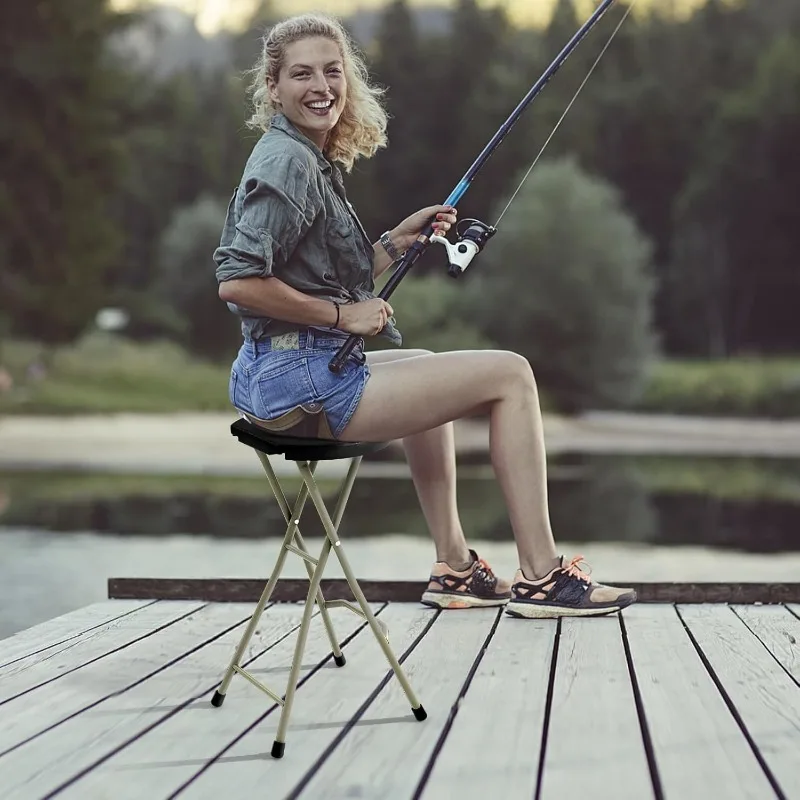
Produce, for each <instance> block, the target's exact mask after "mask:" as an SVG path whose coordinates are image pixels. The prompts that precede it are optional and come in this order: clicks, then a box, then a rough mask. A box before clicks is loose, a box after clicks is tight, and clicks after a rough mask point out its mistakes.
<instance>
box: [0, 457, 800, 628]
mask: <svg viewBox="0 0 800 800" xmlns="http://www.w3.org/2000/svg"><path fill="white" fill-rule="evenodd" d="M398 466H399V469H400V471H401V472H402V470H403V467H402V466H401V465H398ZM363 475H364V476H363V477H361V478H359V480H358V481H357V483H356V486H355V489H354V492H353V495H352V497H351V500H350V503H349V505H348V512H347V515H346V516H345V520H344V523H343V527H342V536H343V541H344V543H345V546H346V548H347V554H348V557H349V559H350V561H351V562H352V564H353V566H354V568H355V570H356V572H357V573H358V574H359V576H361V577H364V578H406V579H414V580H423V579H424V578H425V577H427V570H428V569H429V568H430V562H431V560H432V557H433V549H432V545H431V541H430V538H429V537H428V534H427V530H426V528H425V524H424V520H423V518H422V515H421V513H420V511H419V507H418V505H417V501H416V497H415V494H414V490H413V486H412V485H411V483H410V481H409V479H408V478H407V477H405V476H403V477H395V478H387V477H380V478H378V477H368V475H369V465H368V464H367V463H366V462H365V464H364V473H363ZM460 476H461V477H460V479H459V505H460V508H461V516H462V522H463V525H464V529H465V532H466V534H467V537H468V539H469V541H470V543H471V544H472V545H473V546H477V547H478V548H479V551H480V553H481V555H482V556H484V557H486V558H488V559H489V560H490V561H491V563H492V564H493V566H495V568H496V569H497V570H498V571H499V572H502V573H503V574H509V573H510V572H511V571H513V569H514V568H515V567H516V560H515V553H514V545H513V539H512V536H511V531H510V527H509V525H508V519H507V516H506V512H505V507H504V503H503V498H502V496H501V494H500V491H499V488H498V486H497V484H496V482H495V481H494V479H493V477H492V476H491V472H490V470H489V469H488V468H487V467H486V466H485V465H480V464H478V465H471V466H469V465H464V466H462V467H461V468H460ZM332 486H333V484H328V483H326V484H325V485H324V488H325V490H326V491H329V492H330V491H332ZM268 492H269V488H268V486H267V484H266V482H265V481H263V480H254V479H250V478H245V479H235V478H225V479H219V478H214V477H209V476H206V477H204V476H196V477H185V476H181V477H175V478H170V477H169V476H122V475H120V476H98V475H77V474H42V473H30V474H13V475H12V474H7V475H0V508H2V509H3V513H2V516H0V523H3V527H0V544H1V545H2V559H0V637H2V636H7V635H10V634H11V633H13V632H15V631H17V630H20V629H23V628H26V627H29V626H31V625H34V624H36V623H38V622H41V621H44V620H45V619H49V618H51V617H53V616H55V615H57V614H61V613H64V612H66V611H69V610H72V609H74V608H78V607H81V606H84V605H87V604H88V603H91V602H95V601H99V600H102V599H104V598H105V597H106V581H107V579H108V578H109V577H112V576H138V577H214V576H219V577H263V576H265V575H266V574H267V573H268V571H269V568H270V566H271V563H272V561H273V560H274V558H275V553H276V550H277V546H278V544H279V539H278V538H276V536H277V537H280V536H281V535H282V533H283V531H282V520H281V517H280V513H279V511H278V509H277V505H276V503H275V502H274V500H273V499H272V497H271V495H270V494H268ZM549 492H550V504H551V516H552V520H553V528H554V530H555V532H556V536H557V539H558V541H559V545H560V546H561V548H562V549H563V551H564V552H565V553H566V554H567V555H573V554H575V553H583V554H584V555H585V556H586V558H587V560H588V561H589V562H590V563H591V564H592V566H593V568H594V574H595V576H596V577H597V578H598V579H600V580H612V579H613V580H618V581H621V580H637V581H646V580H687V581H704V580H707V581H726V580H728V581H795V580H797V578H796V575H797V574H798V569H800V534H798V530H800V461H796V460H792V459H771V460H770V459H761V460H758V459H740V458H721V459H703V458H679V457H618V456H614V457H611V456H604V457H598V456H574V457H570V458H569V459H557V460H554V461H553V463H552V464H551V466H550V482H549ZM301 530H302V531H303V533H304V535H305V536H306V537H307V539H309V540H310V544H311V545H312V546H313V547H318V546H319V543H320V539H319V537H320V536H321V534H322V531H321V528H320V526H319V524H318V523H316V524H314V516H313V515H312V514H311V513H309V514H307V515H306V516H304V518H303V524H302V525H301ZM285 574H286V575H287V576H291V577H300V576H304V575H305V573H304V570H303V566H302V564H301V562H300V561H299V559H294V558H292V559H291V560H290V561H289V562H287V572H286V573H285ZM327 574H329V575H331V576H336V575H340V574H341V573H340V572H339V571H338V569H337V565H335V564H333V565H332V567H331V569H330V571H329V572H328V573H327Z"/></svg>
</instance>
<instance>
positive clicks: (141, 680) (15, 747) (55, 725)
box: [0, 609, 247, 785]
mask: <svg viewBox="0 0 800 800" xmlns="http://www.w3.org/2000/svg"><path fill="white" fill-rule="evenodd" d="M199 610H201V609H195V611H192V612H190V613H189V614H184V615H183V616H182V617H179V618H178V619H176V620H175V622H180V621H181V620H182V619H186V617H188V616H191V614H195V613H197V611H199ZM246 620H247V617H244V618H243V619H240V620H239V621H238V622H237V623H235V624H234V625H229V626H228V627H227V628H225V629H224V630H222V631H220V632H219V633H216V634H214V636H212V637H211V638H210V639H206V640H204V641H203V642H201V643H200V644H198V645H195V646H194V647H192V648H191V649H190V650H187V651H186V652H185V653H182V654H181V655H180V656H177V657H176V658H173V659H171V660H170V661H168V662H167V663H166V664H163V665H162V666H160V667H159V668H158V669H156V670H153V671H152V672H150V673H149V674H147V675H145V676H144V677H142V678H139V679H138V680H136V681H134V682H133V683H131V684H130V685H129V686H126V687H125V689H124V690H123V691H124V692H127V691H128V690H129V689H133V688H134V687H135V686H138V685H139V684H140V683H144V681H146V680H149V679H150V678H152V677H153V676H155V675H158V673H160V672H163V671H164V670H166V669H169V667H171V666H173V665H174V664H177V663H178V662H179V661H182V660H183V659H184V658H186V657H187V656H190V655H191V654H192V653H195V652H197V651H198V650H200V649H201V648H202V647H205V646H206V645H207V644H210V643H211V642H213V641H216V640H217V639H219V638H220V637H221V636H224V635H225V634H226V633H228V632H229V631H232V630H233V629H234V628H236V627H238V626H239V625H242V624H243V623H244V622H245V621H246ZM170 624H174V623H170ZM168 627H169V625H162V626H161V627H160V628H157V629H155V630H154V631H152V633H156V632H157V631H158V630H163V629H164V628H168ZM141 638H142V639H144V638H147V637H141ZM136 641H141V639H137V640H136ZM126 646H127V645H126ZM118 649H119V650H121V649H123V648H118ZM95 660H97V659H95ZM88 663H91V662H88ZM84 666H85V665H84ZM77 669H79V668H77ZM74 671H75V670H70V672H74ZM64 674H65V675H67V674H68V673H67V672H65V673H64ZM59 677H60V676H59ZM52 680H56V679H55V678H53V679H52ZM51 682H52V681H46V683H51ZM41 685H42V686H43V685H44V684H41ZM34 688H37V687H34ZM27 691H33V690H32V689H29V690H27ZM27 691H26V692H22V693H21V694H27ZM117 694H120V692H118V691H116V692H112V693H111V694H107V695H106V696H105V697H101V698H100V699H99V700H95V701H94V702H93V703H90V704H89V705H88V706H84V707H83V708H79V709H78V710H77V711H73V712H72V713H71V714H68V715H67V716H66V717H64V718H63V719H60V720H58V722H54V723H53V724H52V725H48V726H47V727H46V728H43V729H42V730H40V731H37V732H36V733H34V734H33V735H31V736H27V737H26V738H24V739H23V740H22V741H21V742H17V744H15V745H13V747H9V748H7V749H5V750H3V751H2V752H0V757H2V756H6V755H8V754H9V753H13V752H14V751H15V750H18V749H19V748H20V747H22V746H23V745H26V744H28V743H29V742H32V741H33V740H34V739H38V738H39V737H41V736H44V734H46V733H48V732H49V731H52V730H53V729H55V728H58V727H60V726H61V725H63V724H64V723H65V722H69V720H71V719H74V718H75V717H77V716H79V715H81V714H83V713H85V712H86V711H89V710H90V709H92V708H95V707H96V706H98V705H100V704H101V703H104V702H105V701H106V700H108V698H109V697H114V696H115V695H117ZM17 696H18V697H19V696H21V695H17ZM12 699H13V698H12ZM65 785H66V784H65Z"/></svg>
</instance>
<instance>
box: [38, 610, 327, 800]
mask: <svg viewBox="0 0 800 800" xmlns="http://www.w3.org/2000/svg"><path fill="white" fill-rule="evenodd" d="M274 605H275V604H274V603H269V604H268V605H267V606H265V608H264V613H266V612H267V611H268V610H269V609H270V608H271V607H272V606H274ZM318 613H319V612H318V611H317V612H315V614H314V616H316V614H318ZM251 618H252V614H251V615H250V616H249V617H244V618H243V619H241V620H239V622H237V623H235V624H234V625H229V626H228V627H227V628H225V629H224V630H222V631H220V632H219V633H217V634H215V635H214V636H212V637H211V638H210V639H207V640H205V641H203V642H202V643H201V644H199V645H197V646H196V647H193V648H192V649H191V650H189V651H187V652H186V653H184V654H183V655H182V656H179V657H178V658H176V659H174V660H173V661H170V662H169V663H168V664H165V665H164V666H163V667H161V668H160V669H158V670H156V672H152V673H150V674H149V675H146V676H145V677H144V678H142V679H141V680H139V681H137V682H136V683H133V684H131V685H130V686H129V687H128V688H129V689H132V688H134V687H135V686H137V685H138V684H140V683H143V682H144V681H146V680H149V679H150V678H152V677H154V676H155V675H156V674H157V673H158V672H163V671H164V670H165V669H167V668H169V667H171V666H173V665H174V664H176V663H177V662H178V661H181V660H183V659H184V658H187V657H188V656H190V655H192V653H196V652H197V651H198V650H200V649H202V648H203V647H205V646H206V645H208V644H211V643H212V642H214V641H216V640H217V639H220V638H222V637H223V636H225V634H227V633H229V632H230V631H232V630H234V629H235V628H238V627H240V626H241V625H243V624H244V623H245V622H247V621H248V620H249V619H251ZM312 618H313V617H312ZM298 627H299V623H298V624H297V625H295V626H294V628H292V629H290V630H289V631H287V632H286V633H285V634H283V635H282V636H279V637H278V638H277V639H276V640H275V641H274V642H271V643H270V644H269V645H267V647H265V648H264V649H263V650H260V651H258V652H257V653H255V654H254V655H252V656H251V657H250V658H248V659H247V660H246V661H245V662H244V663H243V664H242V666H244V667H246V666H247V665H248V664H251V663H252V662H253V661H255V660H256V659H257V658H261V656H263V655H264V654H265V653H267V652H268V651H269V650H271V649H272V648H273V647H276V646H277V645H279V644H280V643H281V642H282V641H284V640H285V639H287V638H288V637H289V636H291V635H292V634H293V633H294V632H295V631H296V630H297V628H298ZM218 685H219V681H216V682H215V683H214V684H212V685H211V686H209V687H208V688H206V689H204V690H203V691H202V692H199V693H197V694H195V695H193V696H192V697H190V698H189V699H188V700H185V701H184V702H182V703H179V704H178V705H177V706H175V707H174V708H173V709H171V710H170V711H168V712H167V713H166V714H164V716H163V717H161V718H159V719H157V720H156V721H155V722H154V723H152V724H151V725H148V726H147V727H145V728H143V729H142V730H140V731H139V732H138V733H136V734H134V735H133V736H131V737H129V738H128V739H126V740H125V741H124V742H122V743H120V744H119V745H117V746H116V747H114V748H113V749H111V750H109V751H108V752H107V753H104V754H103V755H102V756H101V757H100V758H98V759H97V760H96V761H93V762H92V763H91V764H89V765H88V766H86V767H85V768H84V769H82V770H81V771H80V772H77V773H75V774H74V775H72V776H71V777H70V778H68V779H67V780H65V781H64V782H63V783H60V784H59V785H58V786H57V787H56V788H55V789H53V791H52V792H50V793H49V794H48V795H47V796H46V798H44V800H48V798H50V797H54V796H55V795H57V794H59V793H61V792H63V791H64V790H66V789H68V788H69V787H70V786H72V785H73V784H74V783H77V782H78V781H79V780H81V779H82V778H84V777H86V775H88V774H89V773H90V772H92V771H93V770H95V769H97V767H99V766H100V765H101V764H104V763H105V762H106V761H108V760H109V759H111V758H113V757H114V756H116V755H117V754H118V753H120V752H121V751H122V750H124V749H125V748H126V747H130V746H131V745H132V744H134V742H136V741H138V740H139V739H141V738H142V737H143V736H145V735H146V734H148V733H150V732H151V731H153V730H155V729H156V728H157V727H158V726H159V725H163V724H164V723H165V722H167V720H169V719H170V718H171V717H174V716H175V715H176V714H178V713H179V712H180V711H183V709H185V708H186V707H187V706H189V705H191V704H192V703H194V702H195V701H196V700H199V699H200V698H201V697H202V696H203V695H205V694H208V692H210V691H211V690H212V689H215V688H216V687H217V686H218ZM107 699H108V698H107V697H104V698H102V700H99V701H98V702H97V703H94V704H93V705H92V706H88V707H87V708H86V709H82V710H81V711H79V712H76V713H75V714H73V715H71V716H70V717H65V718H64V719H63V720H61V722H58V723H56V725H60V724H61V723H62V722H66V721H67V720H68V719H72V717H74V716H77V715H78V714H80V713H83V712H84V711H86V710H88V709H89V708H92V707H93V706H94V705H97V704H98V703H102V702H104V701H105V700H107ZM52 727H55V725H54V726H52ZM48 730H49V729H48ZM42 733H45V731H42ZM38 735H40V734H37V736H38ZM31 738H35V737H31Z"/></svg>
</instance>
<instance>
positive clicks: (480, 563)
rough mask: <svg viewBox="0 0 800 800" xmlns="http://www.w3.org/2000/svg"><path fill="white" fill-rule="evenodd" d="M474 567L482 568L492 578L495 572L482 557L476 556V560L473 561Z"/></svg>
mask: <svg viewBox="0 0 800 800" xmlns="http://www.w3.org/2000/svg"><path fill="white" fill-rule="evenodd" d="M475 569H482V570H483V571H484V572H485V573H486V574H487V575H488V576H489V577H491V578H494V577H495V574H494V572H493V571H492V568H491V567H490V566H489V565H488V564H487V563H486V561H485V560H484V559H482V558H480V557H479V558H478V560H477V562H476V563H475Z"/></svg>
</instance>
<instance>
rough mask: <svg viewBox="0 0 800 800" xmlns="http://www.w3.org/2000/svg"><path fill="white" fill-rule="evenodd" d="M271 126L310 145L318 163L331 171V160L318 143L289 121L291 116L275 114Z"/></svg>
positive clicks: (320, 166) (307, 145)
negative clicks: (326, 156)
mask: <svg viewBox="0 0 800 800" xmlns="http://www.w3.org/2000/svg"><path fill="white" fill-rule="evenodd" d="M270 127H272V128H277V129H278V130H279V131H283V133H285V134H286V135H287V136H291V137H292V139H294V140H295V141H298V142H300V144H304V145H305V146H306V147H308V148H309V149H310V150H311V151H312V152H313V153H314V155H315V156H316V157H317V163H318V164H319V168H320V169H321V170H322V171H323V172H329V171H330V170H331V166H332V165H331V162H330V161H328V159H327V158H325V154H324V153H323V152H322V150H320V149H319V147H317V145H316V144H314V142H312V141H311V139H309V138H308V136H306V135H305V134H304V133H301V132H300V131H299V130H298V129H297V128H296V127H295V126H294V125H293V124H292V123H291V122H290V121H289V118H288V117H287V116H286V115H285V114H283V113H278V114H275V116H274V117H273V118H272V121H271V123H270Z"/></svg>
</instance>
